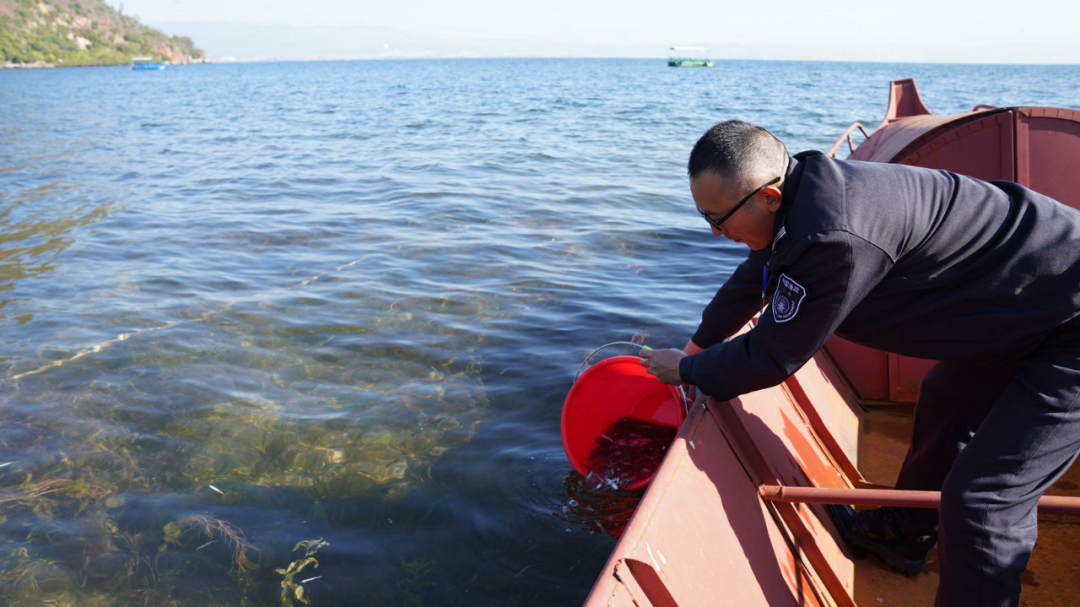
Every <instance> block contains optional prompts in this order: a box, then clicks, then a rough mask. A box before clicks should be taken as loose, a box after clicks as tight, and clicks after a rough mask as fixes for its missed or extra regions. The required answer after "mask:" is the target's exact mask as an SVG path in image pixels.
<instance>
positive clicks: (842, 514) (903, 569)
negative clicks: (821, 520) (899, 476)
mask: <svg viewBox="0 0 1080 607" xmlns="http://www.w3.org/2000/svg"><path fill="white" fill-rule="evenodd" d="M826 508H827V509H828V510H829V516H831V517H832V520H833V523H835V524H836V528H837V530H839V531H840V535H842V536H844V539H845V540H846V541H847V542H848V543H849V544H851V545H853V546H858V547H859V548H864V549H866V550H869V551H870V552H873V553H874V554H876V555H878V556H879V557H881V560H883V561H885V563H886V564H888V565H889V566H890V567H892V568H893V569H896V570H897V571H899V572H900V573H903V574H906V575H918V574H919V572H920V571H922V568H923V562H924V561H925V560H926V553H927V552H929V550H930V548H931V547H932V546H933V539H932V538H930V537H919V538H915V540H914V541H913V540H909V539H908V538H906V537H904V535H903V534H902V533H901V532H900V530H899V528H898V527H897V525H896V519H895V518H894V517H893V513H892V512H891V511H889V509H888V508H875V509H873V510H863V511H861V512H855V509H854V508H852V507H851V506H835V505H829V506H826Z"/></svg>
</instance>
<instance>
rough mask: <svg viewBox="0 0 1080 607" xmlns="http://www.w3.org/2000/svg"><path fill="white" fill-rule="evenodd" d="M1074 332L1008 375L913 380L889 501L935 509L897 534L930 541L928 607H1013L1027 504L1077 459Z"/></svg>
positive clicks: (903, 512)
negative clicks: (916, 383) (898, 496)
mask: <svg viewBox="0 0 1080 607" xmlns="http://www.w3.org/2000/svg"><path fill="white" fill-rule="evenodd" d="M1078 397H1080V322H1078V321H1076V320H1074V321H1070V322H1069V323H1066V324H1065V325H1062V326H1061V327H1059V328H1058V329H1057V330H1055V331H1054V332H1053V333H1051V334H1050V335H1049V336H1048V337H1047V338H1046V339H1045V340H1043V342H1042V343H1041V344H1040V345H1039V346H1038V347H1037V348H1036V349H1035V350H1034V351H1032V352H1030V353H1028V354H1026V355H1025V356H1023V358H1021V359H1020V360H1019V361H1017V362H1013V363H1008V364H976V363H958V362H939V363H938V364H937V365H935V366H934V368H933V369H932V370H931V371H930V372H929V373H928V374H927V375H926V377H925V378H924V379H923V383H922V389H921V392H920V394H919V402H918V404H917V405H916V407H915V419H914V428H913V436H912V441H911V448H910V449H909V451H908V454H907V458H906V459H905V460H904V465H903V467H902V468H901V470H900V476H899V477H898V479H897V482H896V486H897V488H899V489H916V490H931V491H937V490H940V491H941V509H940V510H939V511H937V512H935V511H933V510H917V509H897V510H896V514H897V519H898V521H899V522H900V528H901V530H902V531H903V533H904V534H905V535H906V536H907V537H909V538H911V539H914V538H916V537H918V536H923V539H924V541H925V539H926V536H933V535H934V534H935V533H936V534H937V539H938V559H939V564H940V572H941V580H940V583H939V585H938V593H937V603H936V604H937V606H938V607H957V606H962V605H978V606H980V607H998V606H1006V605H1009V606H1015V605H1017V604H1018V603H1019V600H1020V573H1021V572H1022V571H1023V570H1024V568H1025V567H1026V566H1027V562H1028V558H1029V557H1030V556H1031V549H1032V548H1033V547H1034V546H1035V538H1036V535H1037V527H1036V503H1037V501H1038V499H1039V496H1041V495H1042V494H1043V493H1044V492H1045V491H1046V490H1047V489H1048V488H1049V487H1050V485H1052V484H1053V483H1054V482H1055V481H1056V480H1057V479H1058V478H1059V477H1061V475H1062V474H1064V473H1065V471H1066V470H1068V468H1069V466H1070V465H1071V464H1072V463H1073V460H1075V459H1076V456H1077V453H1078V452H1080V398H1078Z"/></svg>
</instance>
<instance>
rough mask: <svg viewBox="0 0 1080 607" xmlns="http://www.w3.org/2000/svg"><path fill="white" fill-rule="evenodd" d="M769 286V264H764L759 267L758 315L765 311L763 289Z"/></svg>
mask: <svg viewBox="0 0 1080 607" xmlns="http://www.w3.org/2000/svg"><path fill="white" fill-rule="evenodd" d="M768 288H769V265H768V264H764V266H763V267H762V269H761V309H760V310H758V315H759V316H760V315H761V314H762V313H764V312H765V290H766V289H768Z"/></svg>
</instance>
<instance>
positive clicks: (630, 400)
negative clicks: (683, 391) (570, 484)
mask: <svg viewBox="0 0 1080 607" xmlns="http://www.w3.org/2000/svg"><path fill="white" fill-rule="evenodd" d="M624 417H630V418H633V419H639V420H641V421H645V422H650V423H653V424H659V425H664V426H671V427H673V428H678V427H679V426H681V425H682V422H683V420H684V419H686V409H685V408H684V404H683V400H682V397H681V395H680V393H679V390H678V388H676V387H675V386H669V385H667V384H662V383H660V381H659V380H657V379H656V378H655V377H653V376H652V375H649V373H648V371H646V370H645V367H644V366H642V364H641V359H640V358H638V357H636V356H615V357H612V358H609V359H606V360H602V361H600V362H598V363H596V364H595V365H593V366H591V367H589V368H588V369H586V370H585V372H584V373H582V374H581V375H580V376H579V377H578V378H577V380H576V381H574V385H573V386H571V387H570V392H569V393H567V395H566V400H565V401H564V402H563V410H562V422H561V430H562V444H563V450H564V451H566V457H567V458H568V459H569V460H570V464H571V465H572V466H574V470H577V471H578V473H579V474H581V475H582V476H588V475H589V472H590V470H589V468H588V464H589V454H591V453H592V450H593V447H595V445H596V440H597V439H598V438H599V437H600V434H601V433H602V432H604V430H606V429H607V428H608V427H610V426H611V424H613V423H615V422H617V421H619V420H620V419H622V418H624ZM653 476H655V473H654V474H652V475H650V476H649V477H648V478H644V479H641V480H638V481H636V482H633V483H631V484H629V485H627V486H626V489H627V490H630V491H640V490H641V489H644V488H645V487H648V486H649V483H650V482H651V481H652V478H653Z"/></svg>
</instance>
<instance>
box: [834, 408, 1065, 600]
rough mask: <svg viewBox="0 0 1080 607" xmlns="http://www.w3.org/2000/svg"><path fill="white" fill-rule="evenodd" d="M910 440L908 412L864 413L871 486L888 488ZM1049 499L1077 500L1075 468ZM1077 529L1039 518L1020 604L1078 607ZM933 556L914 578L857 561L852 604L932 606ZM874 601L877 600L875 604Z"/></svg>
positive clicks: (863, 443) (863, 455) (864, 458)
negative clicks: (1057, 497)
mask: <svg viewBox="0 0 1080 607" xmlns="http://www.w3.org/2000/svg"><path fill="white" fill-rule="evenodd" d="M910 437H911V413H910V409H908V410H907V411H906V412H903V411H889V410H882V409H871V410H868V411H866V412H865V413H864V414H863V426H862V431H861V433H860V440H859V445H860V447H859V451H860V453H859V461H860V462H861V463H862V468H863V474H864V475H865V476H866V478H867V479H868V480H870V481H872V482H876V483H879V484H883V485H891V484H892V483H893V482H894V481H895V480H896V475H897V473H898V472H899V471H900V465H901V464H902V463H903V462H904V456H905V455H906V454H907V448H908V444H909V442H910ZM1047 495H1063V496H1071V497H1080V467H1078V466H1077V465H1075V464H1074V465H1073V467H1072V468H1071V469H1069V471H1068V472H1066V473H1065V476H1063V477H1062V478H1061V480H1059V481H1058V482H1057V483H1056V484H1055V485H1054V486H1053V487H1052V488H1051V489H1050V491H1048V492H1047ZM1078 551H1080V524H1078V523H1077V521H1076V520H1075V518H1073V519H1069V518H1066V517H1062V516H1054V515H1044V516H1040V517H1039V540H1038V543H1036V545H1035V550H1034V552H1032V555H1031V560H1030V561H1029V562H1028V567H1027V570H1026V571H1025V572H1024V574H1023V575H1022V576H1021V578H1020V581H1021V585H1022V590H1021V594H1020V601H1021V605H1028V606H1031V607H1035V606H1045V607H1050V606H1057V605H1062V606H1064V605H1076V604H1077V597H1080V569H1078V568H1077V567H1078V563H1077V562H1076V560H1075V558H1074V555H1076V554H1078V553H1080V552H1078ZM937 583H938V571H937V551H936V550H934V551H931V552H930V554H929V556H928V557H927V566H926V568H925V569H924V570H923V572H922V573H920V574H919V575H917V576H913V577H908V576H905V575H900V574H898V573H896V572H895V571H893V570H892V569H890V568H889V567H888V566H886V565H883V564H882V563H881V562H880V561H879V560H877V559H876V558H874V557H867V558H865V559H863V560H859V561H856V562H855V601H856V603H857V604H859V605H881V604H885V605H905V606H911V607H922V606H930V605H933V604H934V593H935V592H936V591H937ZM878 599H881V601H880V602H879V600H878Z"/></svg>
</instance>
